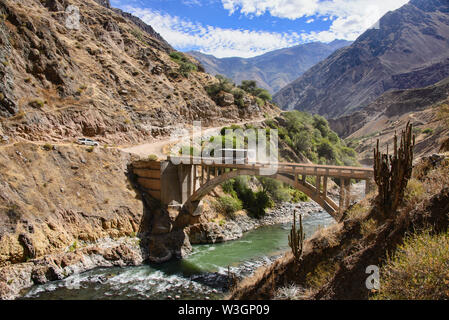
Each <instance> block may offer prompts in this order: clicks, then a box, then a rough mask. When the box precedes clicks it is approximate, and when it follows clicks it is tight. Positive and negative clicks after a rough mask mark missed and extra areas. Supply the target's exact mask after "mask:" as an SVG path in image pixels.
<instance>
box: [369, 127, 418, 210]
mask: <svg viewBox="0 0 449 320" xmlns="http://www.w3.org/2000/svg"><path fill="white" fill-rule="evenodd" d="M412 129H413V126H412V125H411V124H410V122H409V123H407V126H406V129H405V131H402V135H401V145H400V147H399V149H398V137H397V135H396V134H395V136H394V154H393V155H389V154H388V146H387V153H386V154H382V153H381V152H380V150H379V140H377V147H376V149H374V180H375V181H376V184H377V187H378V191H379V194H378V196H377V203H378V207H379V209H380V213H381V214H382V216H383V218H387V217H388V216H389V215H391V214H393V213H394V212H396V210H397V208H398V206H399V205H400V203H401V201H402V199H403V198H404V192H405V188H406V187H407V183H408V180H409V179H410V178H411V175H412V169H413V147H414V146H415V136H412Z"/></svg>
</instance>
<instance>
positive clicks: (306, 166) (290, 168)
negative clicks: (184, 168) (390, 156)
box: [169, 156, 374, 179]
mask: <svg viewBox="0 0 449 320" xmlns="http://www.w3.org/2000/svg"><path fill="white" fill-rule="evenodd" d="M169 160H170V161H172V162H174V163H175V164H177V163H178V164H181V163H182V164H191V165H201V166H210V167H216V168H231V169H252V170H260V169H264V168H269V167H270V168H272V167H273V166H275V167H276V170H277V172H279V173H287V174H299V175H313V176H328V177H335V178H353V179H370V178H371V177H372V176H373V172H374V170H373V169H372V168H363V167H354V166H335V165H317V164H310V163H287V162H271V163H270V162H266V163H263V162H248V161H232V162H231V160H232V159H227V158H204V157H186V156H183V157H169ZM226 160H228V161H226ZM233 160H242V159H233ZM226 162H227V163H226ZM239 162H240V163H239ZM241 162H243V163H241Z"/></svg>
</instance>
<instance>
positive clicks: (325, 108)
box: [274, 0, 449, 118]
mask: <svg viewBox="0 0 449 320" xmlns="http://www.w3.org/2000/svg"><path fill="white" fill-rule="evenodd" d="M448 49H449V1H446V0H431V1H422V0H413V1H411V2H410V3H408V4H406V5H404V6H403V7H401V8H399V9H398V10H395V11H391V12H388V13H387V14H385V15H384V16H383V17H382V18H381V19H380V29H369V30H367V31H366V32H364V33H363V34H362V35H361V36H360V37H359V38H358V39H357V40H356V41H355V42H354V43H353V44H352V45H351V46H349V47H346V48H343V49H340V50H338V51H336V52H335V53H333V54H332V55H331V56H329V57H328V58H327V59H326V60H324V61H322V62H320V63H318V64H317V65H315V66H314V67H312V68H311V69H309V70H308V71H307V72H306V73H305V74H303V75H302V76H301V77H299V78H298V79H297V80H295V81H293V82H292V83H290V84H289V85H287V86H286V87H284V88H283V89H281V90H280V91H279V92H278V93H276V94H275V96H274V101H275V102H276V103H278V104H279V105H280V106H281V107H283V108H285V109H287V110H291V109H298V110H302V111H308V112H312V113H318V114H321V115H323V116H326V117H328V118H332V117H339V116H343V115H347V114H350V113H352V112H354V111H357V110H359V109H362V108H363V107H365V106H366V105H368V104H369V103H370V102H372V101H373V100H375V99H376V98H377V97H379V96H380V95H381V94H383V93H384V92H386V91H388V90H391V89H408V88H419V87H423V86H427V85H431V84H433V83H436V82H438V81H440V80H442V79H444V78H445V77H447V76H448V75H449V73H448V70H449V66H448V63H449V60H448V58H449V50H448ZM437 70H438V72H437Z"/></svg>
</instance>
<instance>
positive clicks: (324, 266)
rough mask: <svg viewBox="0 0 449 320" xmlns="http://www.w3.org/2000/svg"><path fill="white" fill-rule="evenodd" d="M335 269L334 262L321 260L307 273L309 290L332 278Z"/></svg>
mask: <svg viewBox="0 0 449 320" xmlns="http://www.w3.org/2000/svg"><path fill="white" fill-rule="evenodd" d="M335 271H336V264H334V263H331V262H328V261H323V262H321V263H320V264H318V266H317V267H316V268H315V270H313V272H309V273H308V274H307V281H306V282H307V285H308V286H309V287H310V289H311V290H319V289H320V288H321V287H322V286H324V285H325V284H326V283H327V282H329V280H330V279H332V277H333V275H334V273H335Z"/></svg>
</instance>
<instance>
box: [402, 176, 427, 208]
mask: <svg viewBox="0 0 449 320" xmlns="http://www.w3.org/2000/svg"><path fill="white" fill-rule="evenodd" d="M424 196H425V190H424V185H423V184H422V182H421V181H419V180H417V179H414V178H412V179H410V180H409V181H408V183H407V187H406V188H405V193H404V200H405V201H406V202H408V203H417V202H420V201H421V200H422V199H423V197H424Z"/></svg>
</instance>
